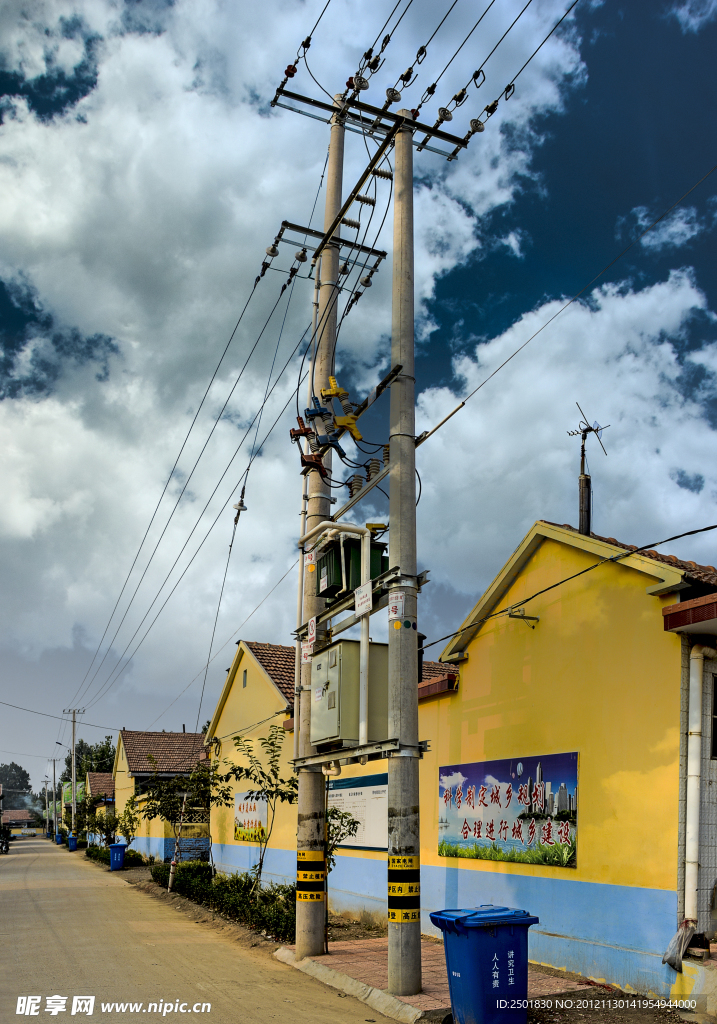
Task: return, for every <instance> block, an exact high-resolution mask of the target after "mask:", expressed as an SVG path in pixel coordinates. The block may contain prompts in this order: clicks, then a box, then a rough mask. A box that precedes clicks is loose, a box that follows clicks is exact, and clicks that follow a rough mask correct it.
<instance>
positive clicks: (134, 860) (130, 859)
mask: <svg viewBox="0 0 717 1024" xmlns="http://www.w3.org/2000/svg"><path fill="white" fill-rule="evenodd" d="M85 856H86V857H89V858H90V860H97V861H99V862H100V863H101V864H109V862H110V851H109V848H108V847H107V846H88V847H87V849H86V850H85ZM144 862H145V861H144V857H143V856H142V854H141V853H138V852H137V850H125V853H124V866H125V867H126V868H135V867H138V866H139V865H140V864H144Z"/></svg>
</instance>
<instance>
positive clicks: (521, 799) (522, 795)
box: [518, 782, 530, 807]
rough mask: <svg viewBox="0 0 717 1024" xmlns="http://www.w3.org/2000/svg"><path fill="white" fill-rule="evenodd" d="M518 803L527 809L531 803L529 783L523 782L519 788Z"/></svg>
mask: <svg viewBox="0 0 717 1024" xmlns="http://www.w3.org/2000/svg"><path fill="white" fill-rule="evenodd" d="M518 803H519V804H522V805H523V807H527V806H528V805H529V803H530V797H529V796H528V783H527V782H523V783H521V785H520V786H518Z"/></svg>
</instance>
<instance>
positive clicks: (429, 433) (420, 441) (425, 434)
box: [416, 164, 717, 447]
mask: <svg viewBox="0 0 717 1024" xmlns="http://www.w3.org/2000/svg"><path fill="white" fill-rule="evenodd" d="M715 171H717V164H715V165H714V167H712V168H711V169H710V170H709V171H707V173H706V174H703V175H702V177H701V178H700V179H699V181H696V182H695V184H694V185H693V186H692V187H691V188H688V189H687V191H686V192H685V194H684V195H682V196H680V198H679V199H678V200H676V202H674V203H673V204H672V206H670V207H668V209H667V210H665V212H664V213H662V214H660V216H659V217H658V218H657V219H656V220H653V222H652V224H650V226H649V227H647V228H645V230H644V231H642V232H641V233H640V234H639V235H638V236H637V238H635V239H633V241H632V242H630V244H629V245H628V246H626V247H625V248H624V249H623V250H622V252H621V253H618V255H617V256H615V258H614V259H612V260H610V262H609V263H608V264H606V266H604V267H603V268H602V270H601V271H600V272H599V273H598V274H596V275H595V277H593V279H592V280H591V281H588V283H587V284H586V285H585V286H584V287H583V288H581V289H580V291H579V292H576V293H575V295H573V297H572V299H569V300H568V302H566V303H565V305H564V306H561V307H560V309H559V310H558V311H557V312H556V313H553V315H552V316H551V317H550V319H548V320H546V321H545V323H544V324H543V325H542V326H541V327H539V328H538V330H537V331H535V332H534V333H533V334H531V335H530V337H529V338H528V339H527V341H524V342H523V344H522V345H519V346H518V348H517V349H516V350H515V351H514V352H513V353H512V354H511V355H509V356H508V358H507V359H504V360H503V362H502V363H501V364H500V366H498V367H496V369H495V370H493V372H492V373H490V374H488V376H487V377H486V378H485V380H483V381H481V383H480V384H479V385H478V387H476V388H474V389H473V390H472V391H471V392H470V394H469V395H466V397H465V398H464V399H463V401H462V402H461V403H460V405H457V406H456V407H455V409H453V411H452V412H449V413H448V415H447V416H444V417H443V419H442V420H441V421H440V422H439V423H437V424H436V425H435V427H431V429H430V430H426V431H424V432H423V433H422V434H420V435H419V436H418V437H417V438H416V447H418V445H421V444H423V443H424V441H427V440H428V438H429V437H431V436H432V435H433V434H435V433H436V431H437V430H440V428H441V427H442V426H443V425H444V424H445V423H447V422H448V420H449V419H451V418H452V417H453V416H455V414H456V413H457V412H460V410H461V409H462V408H463V406H464V405H465V404H466V402H468V401H469V400H470V399H471V398H472V397H473V395H475V394H476V393H477V392H478V391H480V389H481V388H482V387H484V385H486V384H487V383H488V381H489V380H492V379H493V377H495V375H496V374H497V373H499V372H500V371H501V370H502V369H503V367H504V366H507V365H508V363H509V362H510V361H511V359H515V357H516V356H517V355H518V353H520V352H522V351H523V349H524V348H525V347H526V345H529V344H530V342H531V341H532V340H533V339H534V338H537V336H538V335H539V334H540V333H541V332H542V331H544V330H545V328H546V327H548V325H549V324H551V323H552V322H553V320H555V319H556V317H559V316H560V314H561V313H563V312H564V311H565V310H566V309H567V308H568V306H572V304H573V303H574V302H576V301H577V300H578V299H579V298H580V296H581V295H582V294H583V292H586V291H587V290H588V288H590V287H591V286H592V285H593V284H594V283H595V282H596V281H597V280H598V279H599V278H601V277H602V276H603V274H605V273H607V271H608V270H609V269H610V267H612V266H613V265H614V264H615V263H617V261H618V260H620V259H622V257H623V256H624V255H625V254H626V253H627V252H629V251H630V249H632V248H633V246H635V245H637V243H638V242H639V241H640V240H641V239H643V238H644V237H645V235H646V234H647V233H648V231H652V229H653V228H654V227H656V226H657V225H658V224H659V223H660V221H663V220H664V219H665V217H667V216H668V214H670V213H672V211H673V210H674V209H675V207H676V206H679V205H680V203H681V202H683V200H685V199H686V198H687V196H688V195H690V193H692V192H694V190H695V189H696V188H697V186H698V185H701V184H702V182H703V181H706V179H707V178H709V176H710V174H713V173H714V172H715Z"/></svg>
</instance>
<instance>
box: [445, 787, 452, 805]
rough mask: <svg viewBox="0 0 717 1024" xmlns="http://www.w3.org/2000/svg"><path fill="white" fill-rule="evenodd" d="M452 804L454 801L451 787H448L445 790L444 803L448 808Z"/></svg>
mask: <svg viewBox="0 0 717 1024" xmlns="http://www.w3.org/2000/svg"><path fill="white" fill-rule="evenodd" d="M452 802H453V799H452V796H451V787H450V786H446V788H445V789H444V790H443V803H444V804H445V805H446V807H450V806H451V803H452Z"/></svg>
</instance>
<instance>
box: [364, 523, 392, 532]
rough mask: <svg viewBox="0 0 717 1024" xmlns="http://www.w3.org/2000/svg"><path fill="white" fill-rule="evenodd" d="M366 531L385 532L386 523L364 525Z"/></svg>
mask: <svg viewBox="0 0 717 1024" xmlns="http://www.w3.org/2000/svg"><path fill="white" fill-rule="evenodd" d="M366 529H367V530H370V531H371V533H378V532H379V530H387V529H388V523H366Z"/></svg>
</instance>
